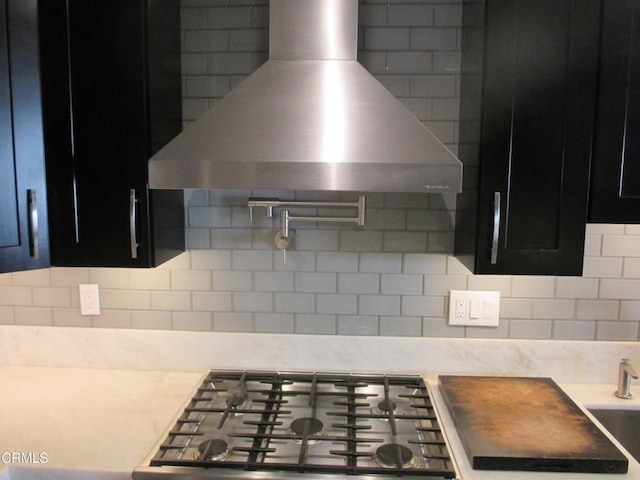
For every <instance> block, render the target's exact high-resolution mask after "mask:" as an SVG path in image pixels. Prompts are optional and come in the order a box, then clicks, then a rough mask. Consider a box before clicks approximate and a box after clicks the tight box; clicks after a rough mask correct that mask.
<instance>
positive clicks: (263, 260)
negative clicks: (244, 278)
mask: <svg viewBox="0 0 640 480" xmlns="http://www.w3.org/2000/svg"><path fill="white" fill-rule="evenodd" d="M231 259H232V263H231V265H232V266H233V269H234V270H271V269H272V268H273V253H272V252H271V251H268V250H265V251H260V250H246V251H245V250H235V251H233V252H231Z"/></svg>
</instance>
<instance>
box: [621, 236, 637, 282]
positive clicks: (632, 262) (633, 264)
mask: <svg viewBox="0 0 640 480" xmlns="http://www.w3.org/2000/svg"><path fill="white" fill-rule="evenodd" d="M638 242H640V237H638ZM622 276H623V277H625V278H640V258H625V259H624V273H623V275H622Z"/></svg>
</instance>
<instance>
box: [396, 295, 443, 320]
mask: <svg viewBox="0 0 640 480" xmlns="http://www.w3.org/2000/svg"><path fill="white" fill-rule="evenodd" d="M445 313H446V312H445V297H424V296H418V295H409V296H403V297H402V300H401V308H400V314H401V315H404V316H408V317H414V316H415V317H444V316H445Z"/></svg>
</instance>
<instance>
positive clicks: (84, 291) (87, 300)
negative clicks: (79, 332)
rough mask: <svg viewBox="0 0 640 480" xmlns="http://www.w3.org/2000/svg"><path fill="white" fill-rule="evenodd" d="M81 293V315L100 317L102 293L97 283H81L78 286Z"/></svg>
mask: <svg viewBox="0 0 640 480" xmlns="http://www.w3.org/2000/svg"><path fill="white" fill-rule="evenodd" d="M78 291H79V292H80V314H81V315H100V291H99V290H98V285H97V284H95V283H81V284H79V285H78Z"/></svg>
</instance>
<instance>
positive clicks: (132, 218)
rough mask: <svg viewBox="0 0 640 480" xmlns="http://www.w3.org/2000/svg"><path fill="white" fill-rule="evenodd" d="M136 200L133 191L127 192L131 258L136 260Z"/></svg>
mask: <svg viewBox="0 0 640 480" xmlns="http://www.w3.org/2000/svg"><path fill="white" fill-rule="evenodd" d="M137 203H138V199H137V198H136V191H135V189H133V188H132V189H130V190H129V238H130V239H131V258H138V235H137V233H138V232H137V229H136V211H137V208H136V207H137V205H136V204H137Z"/></svg>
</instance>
